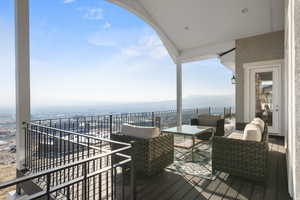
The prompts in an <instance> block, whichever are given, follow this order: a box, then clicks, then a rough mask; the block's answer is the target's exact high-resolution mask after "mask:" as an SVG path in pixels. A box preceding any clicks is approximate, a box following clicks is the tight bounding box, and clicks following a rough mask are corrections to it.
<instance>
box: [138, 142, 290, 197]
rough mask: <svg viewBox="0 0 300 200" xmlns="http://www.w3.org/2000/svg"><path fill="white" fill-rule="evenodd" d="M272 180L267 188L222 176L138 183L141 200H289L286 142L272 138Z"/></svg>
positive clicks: (166, 175) (163, 178)
mask: <svg viewBox="0 0 300 200" xmlns="http://www.w3.org/2000/svg"><path fill="white" fill-rule="evenodd" d="M269 156H270V157H269V158H270V159H269V166H270V168H269V176H268V180H267V181H266V184H262V183H255V182H251V181H247V180H244V179H241V178H238V177H233V176H229V175H228V174H225V173H220V174H219V176H218V177H217V179H216V180H214V181H209V180H206V179H202V178H198V177H191V176H182V175H177V174H174V173H171V172H168V171H165V172H164V173H162V174H160V175H158V176H155V177H152V178H150V179H147V180H145V179H144V180H141V179H139V180H137V199H142V200H160V199H161V200H163V199H164V200H166V199H172V200H177V199H178V200H179V199H182V200H183V199H186V200H190V199H201V200H202V199H203V200H204V199H206V200H208V199H209V200H221V199H224V200H225V199H226V200H227V199H228V200H229V199H241V200H250V199H251V200H287V199H290V197H289V195H288V184H287V174H286V158H285V149H284V145H283V139H281V138H274V137H271V138H270V154H269Z"/></svg>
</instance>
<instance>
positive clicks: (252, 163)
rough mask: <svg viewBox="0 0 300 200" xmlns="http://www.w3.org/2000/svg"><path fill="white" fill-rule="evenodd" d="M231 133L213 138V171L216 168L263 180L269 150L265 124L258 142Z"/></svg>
mask: <svg viewBox="0 0 300 200" xmlns="http://www.w3.org/2000/svg"><path fill="white" fill-rule="evenodd" d="M232 135H233V136H232ZM232 135H230V136H231V137H230V136H229V137H218V136H216V137H214V138H213V143H212V168H213V171H215V170H218V171H223V172H227V173H229V174H231V175H235V176H240V177H243V178H246V179H250V180H255V181H265V180H266V176H267V163H268V151H269V146H268V128H267V125H266V124H265V127H264V131H263V134H262V140H261V141H259V142H257V141H248V140H242V139H241V138H240V136H239V135H238V134H237V133H235V135H234V133H233V134H232ZM240 135H241V134H240Z"/></svg>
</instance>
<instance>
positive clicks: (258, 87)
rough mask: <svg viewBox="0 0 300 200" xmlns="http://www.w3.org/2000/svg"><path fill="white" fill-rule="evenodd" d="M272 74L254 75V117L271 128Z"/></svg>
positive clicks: (272, 106)
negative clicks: (262, 120) (263, 121)
mask: <svg viewBox="0 0 300 200" xmlns="http://www.w3.org/2000/svg"><path fill="white" fill-rule="evenodd" d="M273 110H274V105H273V72H256V73H255V115H256V116H257V117H261V118H263V119H264V120H265V121H266V122H267V123H268V125H269V126H273Z"/></svg>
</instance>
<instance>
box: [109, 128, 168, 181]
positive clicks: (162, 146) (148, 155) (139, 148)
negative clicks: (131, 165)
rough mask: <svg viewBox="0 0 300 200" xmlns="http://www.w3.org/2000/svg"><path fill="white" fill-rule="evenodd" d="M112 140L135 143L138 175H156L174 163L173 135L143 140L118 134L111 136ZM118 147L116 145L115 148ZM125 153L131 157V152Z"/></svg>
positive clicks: (162, 135)
mask: <svg viewBox="0 0 300 200" xmlns="http://www.w3.org/2000/svg"><path fill="white" fill-rule="evenodd" d="M111 139H112V140H116V141H120V142H127V143H129V142H130V141H134V142H135V145H134V152H135V155H134V156H135V169H136V173H137V175H142V176H152V175H155V174H157V173H159V172H161V171H163V169H164V168H165V167H167V166H168V165H170V164H172V163H173V161H174V136H173V135H172V134H161V135H160V136H158V137H155V138H150V139H143V138H137V137H132V136H127V135H122V134H121V133H118V134H111ZM117 146H118V145H116V144H115V145H113V148H117ZM123 153H124V154H127V155H130V152H129V151H125V152H123Z"/></svg>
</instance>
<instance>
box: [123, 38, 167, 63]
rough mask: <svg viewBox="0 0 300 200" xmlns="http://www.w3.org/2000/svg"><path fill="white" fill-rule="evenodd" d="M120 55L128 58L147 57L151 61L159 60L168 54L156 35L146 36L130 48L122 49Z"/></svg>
mask: <svg viewBox="0 0 300 200" xmlns="http://www.w3.org/2000/svg"><path fill="white" fill-rule="evenodd" d="M122 55H124V56H129V57H137V56H149V57H151V58H153V59H161V58H164V57H166V56H167V55H168V52H167V50H166V48H165V47H164V45H163V44H162V42H161V40H160V39H159V38H158V36H157V35H156V34H151V35H146V36H144V37H142V38H140V40H138V42H137V43H136V44H134V45H132V46H130V47H127V48H123V49H122Z"/></svg>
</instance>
